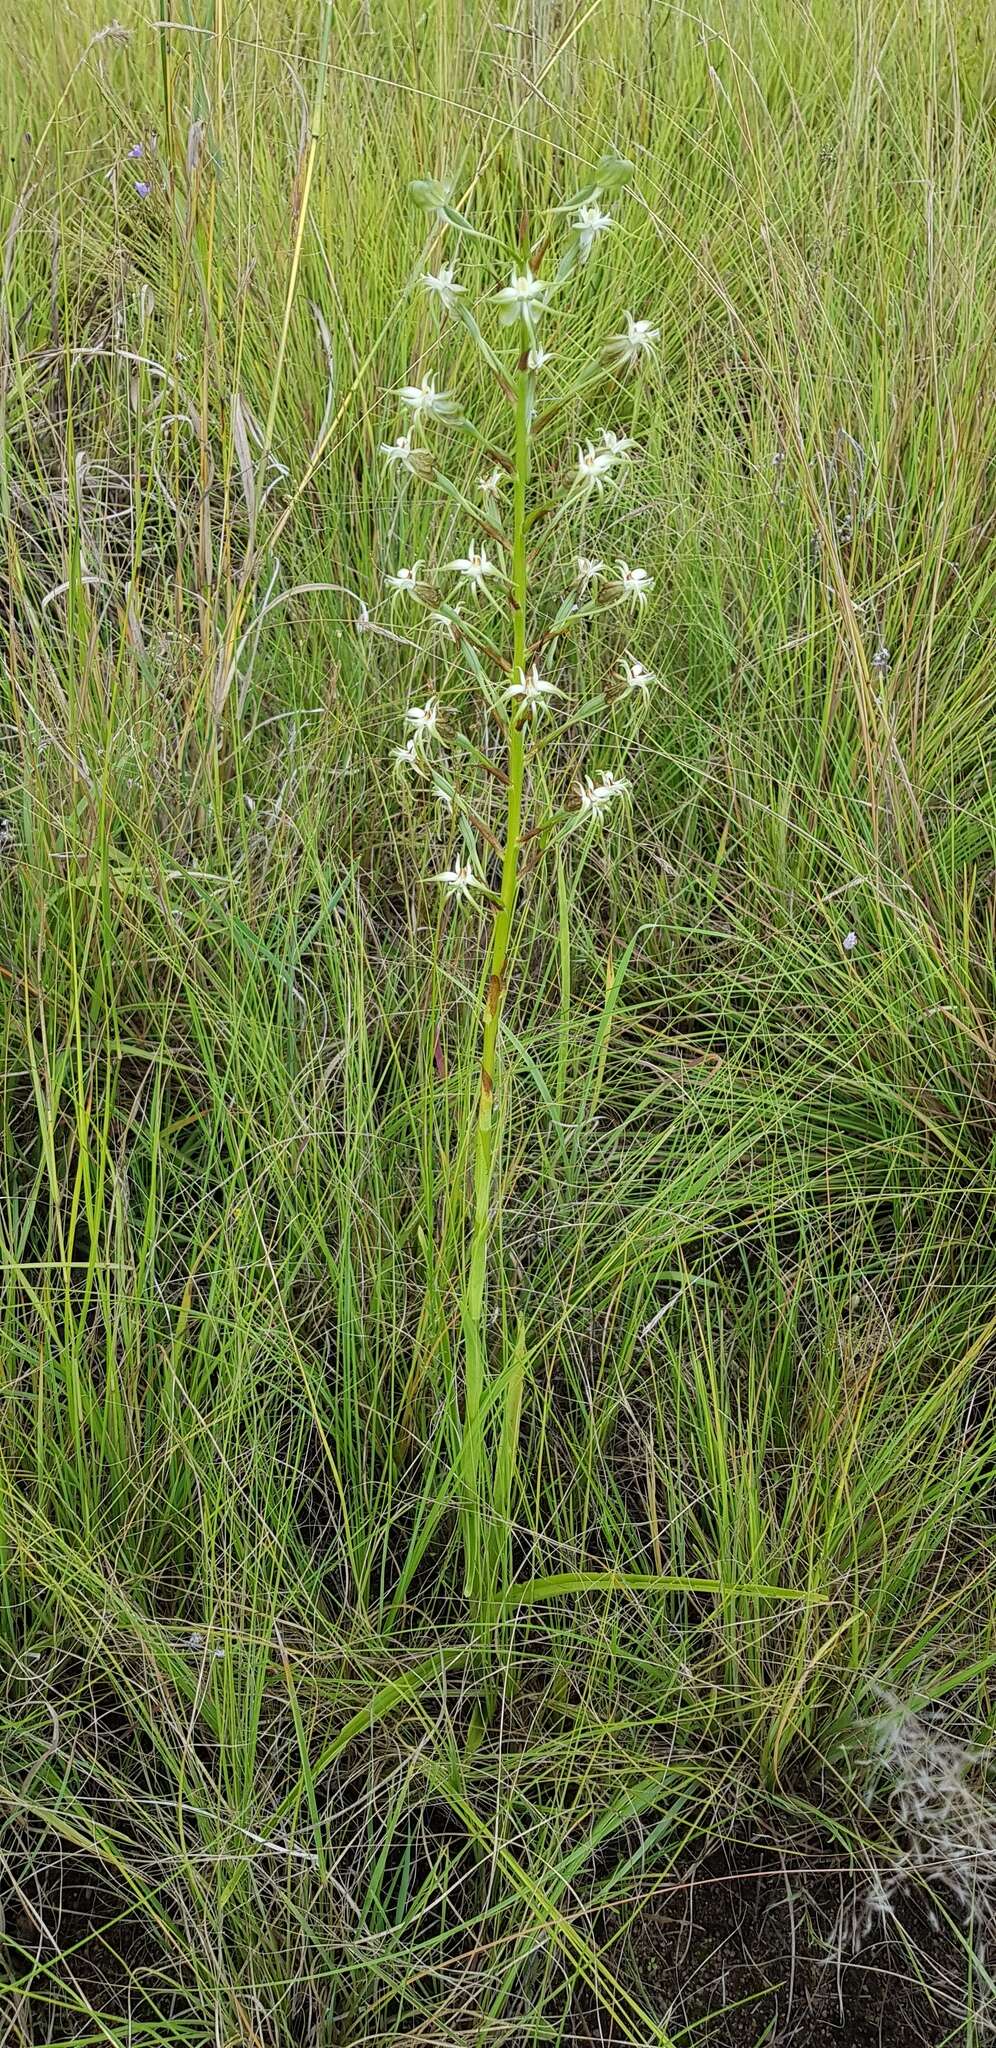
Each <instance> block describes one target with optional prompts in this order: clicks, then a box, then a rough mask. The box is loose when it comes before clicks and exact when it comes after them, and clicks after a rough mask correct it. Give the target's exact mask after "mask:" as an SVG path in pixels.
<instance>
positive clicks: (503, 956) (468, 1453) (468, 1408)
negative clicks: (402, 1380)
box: [463, 322, 530, 1612]
mask: <svg viewBox="0 0 996 2048" xmlns="http://www.w3.org/2000/svg"><path fill="white" fill-rule="evenodd" d="M519 343H520V348H519V362H518V370H517V376H516V387H515V469H514V477H513V500H512V576H511V591H510V601H511V604H512V614H513V625H512V668H513V672H515V673H518V672H519V671H524V670H525V664H526V576H527V563H526V491H527V487H528V483H529V372H528V355H529V346H530V343H529V334H528V332H527V330H526V326H525V323H524V322H523V323H521V324H520V330H519ZM524 774H525V735H524V733H523V730H522V726H521V725H520V724H519V722H518V721H517V720H516V719H515V718H512V719H511V720H510V722H509V736H508V786H507V792H506V814H505V844H504V847H503V849H502V862H501V897H500V903H499V907H498V909H497V911H496V913H495V921H494V929H493V932H492V939H491V955H490V960H489V965H488V980H487V986H486V989H485V994H484V1014H483V1019H482V1028H481V1071H480V1083H479V1088H478V1098H477V1125H476V1130H475V1134H474V1221H473V1232H472V1237H471V1247H470V1265H469V1269H468V1275H467V1287H466V1293H465V1297H464V1309H463V1324H464V1349H465V1355H466V1378H465V1386H464V1413H463V1474H464V1483H465V1494H466V1501H465V1514H466V1521H465V1538H464V1564H465V1571H466V1579H467V1594H468V1598H469V1599H470V1601H471V1603H472V1604H473V1606H474V1608H475V1609H476V1610H477V1611H478V1612H479V1611H480V1609H481V1605H482V1599H483V1597H484V1596H485V1595H486V1592H487V1587H486V1585H485V1570H484V1565H485V1553H484V1550H483V1546H482V1527H483V1519H484V1514H485V1513H486V1511H487V1498H486V1493H485V1488H484V1486H483V1484H482V1482H483V1480H484V1477H485V1474H484V1441H483V1427H482V1409H483V1403H484V1392H485V1385H486V1380H487V1357H486V1338H485V1319H486V1295H487V1270H488V1248H489V1239H490V1231H489V1220H490V1208H491V1185H492V1179H493V1175H494V1135H495V1114H494V1113H495V1070H496V1064H497V1053H498V1032H499V1028H500V1025H501V1016H502V1010H503V1008H504V1003H505V995H506V991H507V988H508V976H509V969H510V960H511V941H512V935H513V921H514V916H515V898H516V887H517V883H518V872H519V835H520V830H521V822H522V789H523V779H524Z"/></svg>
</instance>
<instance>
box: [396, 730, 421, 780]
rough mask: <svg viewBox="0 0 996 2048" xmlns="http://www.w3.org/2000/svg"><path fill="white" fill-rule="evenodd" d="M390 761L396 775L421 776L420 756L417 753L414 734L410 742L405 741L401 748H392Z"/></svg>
mask: <svg viewBox="0 0 996 2048" xmlns="http://www.w3.org/2000/svg"><path fill="white" fill-rule="evenodd" d="M391 759H392V761H393V762H394V772H395V774H396V775H403V774H411V775H421V774H422V756H421V754H420V753H419V749H418V742H417V740H416V738H415V735H414V733H413V734H412V737H411V739H410V740H406V741H405V743H404V746H403V747H392V749H391Z"/></svg>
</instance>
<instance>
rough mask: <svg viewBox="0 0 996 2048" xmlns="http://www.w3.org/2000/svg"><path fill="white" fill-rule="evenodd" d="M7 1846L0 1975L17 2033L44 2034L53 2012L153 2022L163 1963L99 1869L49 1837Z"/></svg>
mask: <svg viewBox="0 0 996 2048" xmlns="http://www.w3.org/2000/svg"><path fill="white" fill-rule="evenodd" d="M11 1847H12V1845H11V1843H10V1842H9V1841H8V1843H7V1846H6V1851H5V1853H3V1852H0V1979H2V1980H3V1981H4V1983H5V1987H6V1991H7V1995H8V1997H9V1998H10V2000H11V2004H12V2009H13V2010H14V2011H15V2012H16V2013H17V2015H18V2017H19V2021H20V2025H21V2029H22V2034H23V2037H24V2038H25V2039H26V2040H31V2041H35V2040H37V2041H39V2042H41V2041H44V2040H46V2039H50V2038H51V2031H52V2025H53V2012H54V2013H56V2014H58V2015H59V2016H60V2018H61V2019H62V2020H63V2021H64V2020H65V2019H66V2018H68V2017H75V2019H76V2020H77V2022H79V2021H80V2016H81V2014H88V2015H97V2014H100V2015H101V2016H102V2017H103V2018H105V2019H107V2020H108V2021H111V2020H113V2019H115V2018H118V2017H120V2016H122V2015H125V2014H127V2015H129V2016H130V2018H131V2020H132V2021H133V2022H138V2021H141V2020H142V2019H147V2020H151V2019H152V2018H153V2017H154V2016H155V2015H156V2013H157V2011H158V2010H159V2008H158V2006H157V2003H156V2001H155V1998H154V1995H151V1996H150V1995H149V1994H150V1993H151V1992H152V1991H153V1987H154V1984H155V1982H156V1979H157V1976H158V1981H159V1983H160V1986H162V1984H163V1983H164V1982H165V1979H164V1977H163V1976H162V1975H161V1974H159V1973H160V1972H161V1971H162V1965H163V1961H164V1959H163V1956H162V1954H161V1952H160V1950H159V1948H158V1946H157V1944H156V1941H155V1939H154V1937H153V1934H152V1930H151V1929H150V1928H149V1927H148V1926H147V1925H146V1924H145V1923H144V1922H143V1921H142V1919H141V1918H140V1917H139V1916H138V1915H137V1914H136V1913H134V1911H132V1910H131V1909H130V1904H129V1902H128V1901H127V1899H125V1898H124V1897H122V1896H121V1895H120V1894H119V1893H118V1892H117V1890H116V1888H115V1887H114V1886H113V1885H112V1884H111V1883H110V1881H109V1880H108V1879H107V1877H106V1875H105V1873H104V1872H103V1870H102V1869H101V1867H100V1865H99V1864H98V1863H97V1862H96V1861H95V1860H93V1859H90V1858H87V1857H85V1856H83V1855H81V1854H79V1853H77V1852H75V1851H67V1850H66V1848H65V1847H64V1845H63V1844H61V1843H59V1842H57V1841H55V1840H54V1839H52V1838H50V1839H49V1840H47V1841H46V1840H42V1841H40V1842H39V1841H36V1842H34V1843H33V1844H31V1845H30V1847H28V1845H25V1853H24V1854H23V1856H22V1857H15V1856H13V1855H12V1854H11ZM56 2032H57V2033H58V2028H57V2029H56Z"/></svg>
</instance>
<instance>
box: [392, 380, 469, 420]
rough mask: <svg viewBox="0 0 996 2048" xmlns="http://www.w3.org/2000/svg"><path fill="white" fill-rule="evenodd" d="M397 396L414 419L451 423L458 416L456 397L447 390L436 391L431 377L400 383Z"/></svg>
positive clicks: (458, 409)
mask: <svg viewBox="0 0 996 2048" xmlns="http://www.w3.org/2000/svg"><path fill="white" fill-rule="evenodd" d="M398 396H399V397H400V399H401V402H402V404H403V405H407V407H408V408H409V411H410V412H412V413H413V414H414V416H415V418H416V419H422V418H427V419H434V420H444V421H446V422H448V423H449V424H450V425H452V424H453V422H454V421H456V420H458V419H459V417H460V408H459V406H458V404H457V402H456V399H455V398H451V397H450V394H449V392H448V391H437V390H436V386H435V384H434V383H433V380H432V378H431V377H423V379H422V382H421V384H402V386H401V390H400V392H399V394H398Z"/></svg>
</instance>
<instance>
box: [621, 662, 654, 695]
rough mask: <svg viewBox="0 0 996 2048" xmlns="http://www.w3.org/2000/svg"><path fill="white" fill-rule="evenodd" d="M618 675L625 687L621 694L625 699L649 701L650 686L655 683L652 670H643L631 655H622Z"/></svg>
mask: <svg viewBox="0 0 996 2048" xmlns="http://www.w3.org/2000/svg"><path fill="white" fill-rule="evenodd" d="M619 673H620V675H621V677H622V680H623V683H624V685H625V688H624V692H623V694H624V695H625V696H627V697H643V698H645V699H649V697H650V691H651V686H652V685H653V684H654V683H655V682H656V681H657V677H656V676H655V674H654V671H653V669H652V668H644V666H643V663H642V661H637V660H636V657H635V656H634V655H632V654H624V655H623V657H622V660H621V661H620V663H619Z"/></svg>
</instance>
